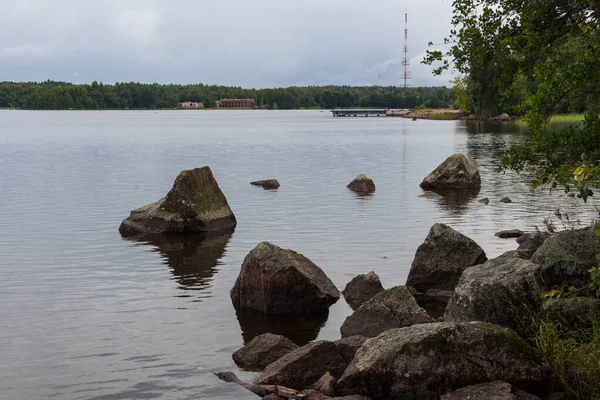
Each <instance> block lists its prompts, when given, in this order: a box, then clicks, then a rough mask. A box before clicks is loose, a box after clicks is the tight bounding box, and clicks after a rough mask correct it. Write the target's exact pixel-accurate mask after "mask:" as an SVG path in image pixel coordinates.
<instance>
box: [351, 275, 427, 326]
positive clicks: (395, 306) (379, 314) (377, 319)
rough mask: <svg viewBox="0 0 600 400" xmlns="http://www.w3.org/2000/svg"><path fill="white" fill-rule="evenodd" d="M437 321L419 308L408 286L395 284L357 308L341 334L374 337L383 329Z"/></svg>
mask: <svg viewBox="0 0 600 400" xmlns="http://www.w3.org/2000/svg"><path fill="white" fill-rule="evenodd" d="M427 322H434V320H433V318H431V317H430V316H429V315H427V312H426V311H425V310H424V309H422V308H421V307H419V305H418V304H417V300H415V297H414V296H413V294H412V293H411V291H410V289H409V288H407V287H406V286H396V287H393V288H391V289H388V290H385V291H383V292H381V293H379V294H378V295H376V296H374V297H373V298H371V300H369V301H367V302H366V303H365V304H363V305H362V306H360V307H359V308H358V310H356V311H354V313H353V314H352V315H350V316H349V317H348V318H346V320H345V321H344V323H343V324H342V328H341V329H340V330H341V332H342V337H348V336H356V335H362V336H367V337H375V336H377V335H379V334H380V333H381V332H384V331H387V330H389V329H393V328H401V327H403V326H410V325H414V324H423V323H427Z"/></svg>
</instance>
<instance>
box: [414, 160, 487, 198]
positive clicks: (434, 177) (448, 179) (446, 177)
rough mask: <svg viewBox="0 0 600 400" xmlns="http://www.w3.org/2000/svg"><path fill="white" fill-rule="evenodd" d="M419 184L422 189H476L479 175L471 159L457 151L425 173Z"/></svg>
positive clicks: (479, 179)
mask: <svg viewBox="0 0 600 400" xmlns="http://www.w3.org/2000/svg"><path fill="white" fill-rule="evenodd" d="M420 186H421V188H423V189H424V190H478V189H479V188H480V187H481V176H480V174H479V169H478V168H477V166H476V165H475V163H474V162H473V161H471V160H470V159H469V158H468V157H467V156H465V155H464V154H461V153H457V154H454V155H452V156H450V157H448V158H447V159H446V160H445V161H444V162H443V163H442V164H440V165H439V166H438V167H437V168H436V169H435V170H433V172H431V173H430V174H429V175H427V177H425V179H423V182H421V185H420Z"/></svg>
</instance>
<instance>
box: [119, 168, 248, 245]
mask: <svg viewBox="0 0 600 400" xmlns="http://www.w3.org/2000/svg"><path fill="white" fill-rule="evenodd" d="M236 223H237V222H236V219H235V216H234V215H233V212H232V211H231V208H229V204H227V199H226V198H225V195H224V194H223V192H221V189H220V188H219V185H218V184H217V181H216V180H215V178H214V177H213V174H212V171H211V170H210V168H209V167H202V168H195V169H192V170H186V171H181V173H180V174H179V175H178V176H177V178H176V179H175V182H174V183H173V187H172V188H171V190H170V191H169V193H167V195H166V196H165V197H163V198H162V199H160V200H158V201H156V202H154V203H151V204H148V205H145V206H143V207H140V208H138V209H135V210H133V211H132V212H131V215H130V216H129V217H127V218H126V219H125V220H124V221H123V222H122V223H121V226H120V227H119V232H120V233H121V234H122V235H123V236H142V235H148V236H151V235H171V234H193V233H214V232H220V231H228V230H232V229H233V228H234V227H235V225H236Z"/></svg>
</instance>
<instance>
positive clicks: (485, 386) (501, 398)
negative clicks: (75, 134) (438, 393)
mask: <svg viewBox="0 0 600 400" xmlns="http://www.w3.org/2000/svg"><path fill="white" fill-rule="evenodd" d="M467 399H468V400H539V399H540V398H539V397H537V396H534V395H532V394H530V393H527V392H525V391H523V390H519V389H517V388H516V387H514V386H513V385H511V384H510V383H506V382H502V381H494V382H486V383H480V384H478V385H473V386H467V387H465V388H462V389H458V390H456V391H454V392H452V393H448V394H445V395H443V396H442V398H441V400H467Z"/></svg>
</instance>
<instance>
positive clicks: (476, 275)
mask: <svg viewBox="0 0 600 400" xmlns="http://www.w3.org/2000/svg"><path fill="white" fill-rule="evenodd" d="M539 269H540V268H539V266H538V265H536V264H534V263H532V262H531V261H529V260H524V259H522V258H520V257H519V254H518V253H517V252H516V251H511V252H508V253H505V254H503V255H501V256H500V257H497V258H494V259H491V260H488V261H487V262H485V263H484V264H482V265H476V266H474V267H470V268H467V269H466V270H465V271H464V272H463V274H462V277H461V278H460V280H459V282H458V285H456V288H455V289H454V294H453V295H452V298H451V299H450V301H449V302H448V306H447V307H446V312H445V314H444V321H448V322H467V321H485V322H490V323H493V324H497V325H501V326H506V327H509V328H512V329H514V330H516V331H517V332H519V333H520V334H523V335H525V334H526V333H527V329H528V327H529V323H530V316H531V315H532V313H535V312H536V311H537V310H538V309H539V307H540V298H541V293H542V291H543V289H542V284H541V282H540V279H539Z"/></svg>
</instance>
